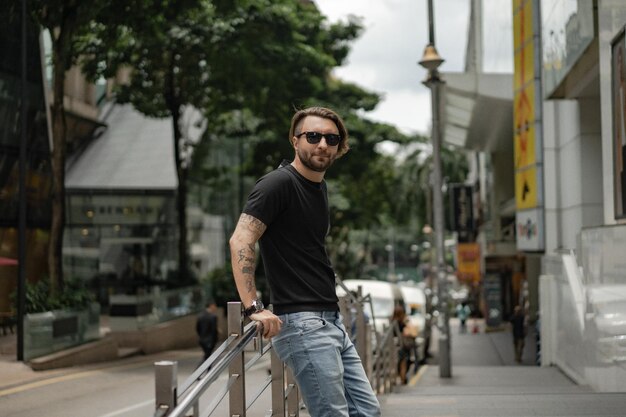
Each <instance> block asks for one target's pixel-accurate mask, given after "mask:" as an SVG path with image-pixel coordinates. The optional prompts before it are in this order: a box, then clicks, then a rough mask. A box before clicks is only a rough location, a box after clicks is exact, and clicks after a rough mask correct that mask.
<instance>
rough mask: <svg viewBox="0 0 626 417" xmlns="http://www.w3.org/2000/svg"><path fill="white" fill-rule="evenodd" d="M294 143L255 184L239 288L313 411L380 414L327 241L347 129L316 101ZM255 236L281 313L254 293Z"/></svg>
mask: <svg viewBox="0 0 626 417" xmlns="http://www.w3.org/2000/svg"><path fill="white" fill-rule="evenodd" d="M289 141H290V143H291V145H292V146H293V149H294V151H295V156H294V160H293V162H291V163H288V162H286V161H284V162H283V163H282V164H281V166H280V167H279V168H278V169H276V170H274V171H272V172H270V173H269V174H267V175H265V176H264V177H262V178H261V179H260V180H259V181H258V182H257V183H256V185H255V187H254V189H253V190H252V192H251V193H250V196H249V197H248V202H247V204H246V206H245V208H244V210H243V213H242V215H241V217H240V218H239V222H238V224H237V227H236V228H235V232H234V233H233V236H232V237H231V239H230V250H231V257H232V265H233V275H234V278H235V282H236V285H237V290H238V292H239V296H240V297H241V301H242V303H243V305H244V308H245V314H246V315H248V316H249V317H250V318H251V319H252V320H255V321H257V322H259V324H260V326H262V329H263V336H264V337H266V338H272V345H273V348H274V350H275V351H276V353H277V354H278V356H279V357H280V359H281V360H282V361H284V362H285V363H286V364H287V366H289V367H290V368H291V370H292V371H293V373H294V375H295V378H296V380H297V382H298V385H299V387H300V392H301V394H302V397H303V400H304V403H305V404H306V406H307V408H308V410H309V413H310V415H311V417H339V416H341V417H347V416H350V417H357V416H359V417H377V416H380V407H379V405H378V401H377V399H376V396H375V395H374V393H373V391H372V388H371V386H370V384H369V381H368V379H367V376H366V374H365V371H364V370H363V366H362V364H361V360H360V358H359V356H358V354H357V352H356V349H355V347H354V345H353V344H352V342H351V341H350V339H349V338H348V336H347V333H346V329H345V327H344V325H343V324H342V322H341V317H340V315H339V307H338V304H337V302H338V299H337V295H336V294H335V274H334V271H333V269H332V267H331V265H330V260H329V258H328V254H327V253H326V248H325V238H326V234H327V233H328V230H329V229H330V215H329V209H328V196H327V192H326V183H325V182H324V174H325V172H326V170H327V169H328V168H329V167H330V166H331V165H332V163H333V162H334V161H335V159H336V158H338V157H340V156H342V155H344V154H345V153H346V152H347V151H348V148H349V147H348V132H347V130H346V128H345V126H344V123H343V121H342V120H341V118H340V117H339V116H338V115H337V114H336V113H335V112H334V111H332V110H329V109H326V108H322V107H311V108H307V109H304V110H300V111H298V112H296V114H295V115H294V116H293V119H292V121H291V128H290V131H289ZM257 241H258V242H259V246H260V249H261V256H262V257H263V263H264V266H265V273H266V276H267V279H268V283H269V286H270V290H271V302H272V304H273V306H274V311H273V312H272V311H269V310H267V309H265V308H264V306H263V304H262V303H261V302H260V301H259V300H257V299H256V293H257V292H256V286H255V277H254V270H255V256H256V249H255V245H256V243H257Z"/></svg>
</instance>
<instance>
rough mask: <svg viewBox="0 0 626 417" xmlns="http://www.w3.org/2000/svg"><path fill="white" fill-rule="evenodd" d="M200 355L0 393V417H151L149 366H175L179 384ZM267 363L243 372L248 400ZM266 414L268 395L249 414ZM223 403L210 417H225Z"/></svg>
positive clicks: (131, 362)
mask: <svg viewBox="0 0 626 417" xmlns="http://www.w3.org/2000/svg"><path fill="white" fill-rule="evenodd" d="M201 356H202V355H201V352H200V350H199V349H190V350H180V351H169V352H164V353H161V354H154V355H149V356H135V357H132V358H128V359H124V360H121V361H116V362H110V363H106V364H99V365H92V366H83V367H76V368H71V369H69V370H68V371H69V372H65V373H61V374H56V375H54V376H50V377H48V378H46V377H42V378H41V379H37V380H34V381H32V382H26V383H22V384H18V385H16V386H12V387H9V388H0V416H1V417H39V416H47V417H86V416H89V417H116V416H123V417H146V416H151V415H152V414H153V413H154V409H155V405H154V391H155V389H154V367H153V364H154V362H157V361H160V360H175V361H178V374H179V378H178V381H179V384H182V382H183V381H185V379H186V378H187V377H188V376H189V375H190V374H191V373H192V372H193V370H194V369H195V367H196V366H197V365H198V362H199V360H200V358H201ZM268 368H269V358H267V359H266V358H265V357H264V358H262V359H261V360H260V361H259V362H258V363H257V364H256V365H254V366H253V367H252V368H251V369H250V370H248V371H247V372H246V387H247V389H248V390H247V395H248V397H250V396H251V395H253V394H255V392H256V390H257V387H260V386H261V384H262V381H264V380H265V379H266V378H267V375H268V374H267V369H268ZM225 380H226V375H224V374H223V375H221V376H220V378H219V379H218V380H217V381H216V382H215V383H214V384H213V386H212V387H211V388H209V390H207V392H206V393H205V395H204V396H203V400H202V401H201V404H200V409H201V411H202V410H204V409H205V408H206V407H207V405H208V404H209V403H210V402H211V401H212V398H213V397H212V393H213V392H216V391H218V390H219V389H220V388H221V387H223V386H224V381H225ZM269 409H270V394H269V390H268V391H266V392H264V393H263V395H262V396H261V397H260V398H259V399H258V400H257V402H256V403H255V404H253V405H252V407H251V408H250V413H252V415H265V414H266V411H267V410H269ZM227 410H228V399H227V398H225V399H224V400H223V401H222V403H221V404H220V405H219V406H218V408H217V409H216V411H215V412H214V414H213V415H215V416H224V415H227V414H228V411H227Z"/></svg>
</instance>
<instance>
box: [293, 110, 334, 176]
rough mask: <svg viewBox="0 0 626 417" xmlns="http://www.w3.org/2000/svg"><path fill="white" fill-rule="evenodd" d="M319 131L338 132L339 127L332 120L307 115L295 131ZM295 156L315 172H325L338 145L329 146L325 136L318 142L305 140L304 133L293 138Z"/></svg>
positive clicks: (324, 132)
mask: <svg viewBox="0 0 626 417" xmlns="http://www.w3.org/2000/svg"><path fill="white" fill-rule="evenodd" d="M304 132H319V133H322V134H326V133H334V134H336V135H338V134H339V129H337V126H335V123H334V122H333V121H332V120H329V119H324V118H322V117H317V116H307V117H306V118H305V119H304V122H303V123H302V127H301V128H300V130H299V131H298V132H296V133H304ZM293 141H294V148H295V150H296V157H297V158H298V159H299V160H300V162H302V165H304V166H305V167H307V168H309V169H310V170H312V171H315V172H325V171H326V170H327V169H328V168H329V167H330V166H331V165H332V164H333V162H334V161H335V158H337V150H338V149H339V146H338V145H337V146H329V145H328V143H327V142H326V137H323V138H322V139H321V140H320V141H319V142H318V143H315V144H311V143H309V142H307V139H306V136H305V135H300V136H298V137H294V138H293Z"/></svg>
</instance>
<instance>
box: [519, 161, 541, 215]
mask: <svg viewBox="0 0 626 417" xmlns="http://www.w3.org/2000/svg"><path fill="white" fill-rule="evenodd" d="M537 203H538V201H537V167H536V166H532V167H530V168H528V169H524V170H522V171H517V172H515V205H516V208H517V210H524V209H529V208H534V207H537V205H538V204H537Z"/></svg>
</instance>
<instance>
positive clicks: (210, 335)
mask: <svg viewBox="0 0 626 417" xmlns="http://www.w3.org/2000/svg"><path fill="white" fill-rule="evenodd" d="M216 312H217V305H216V304H215V302H213V301H209V302H207V303H206V306H205V309H204V310H202V312H200V314H198V318H197V319H196V333H197V334H198V343H199V344H200V347H202V351H203V352H204V357H203V359H202V363H204V361H206V360H207V359H208V358H209V356H211V352H213V349H214V348H215V344H216V343H217V315H216ZM202 363H201V364H202Z"/></svg>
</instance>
